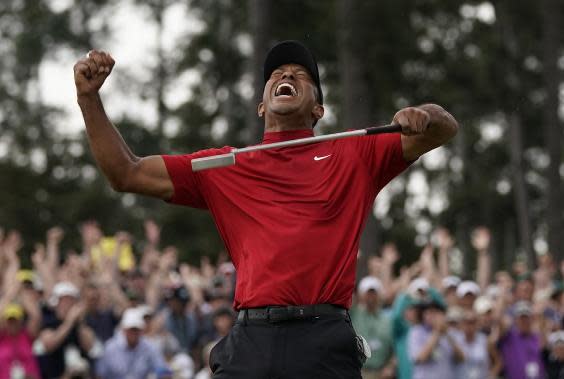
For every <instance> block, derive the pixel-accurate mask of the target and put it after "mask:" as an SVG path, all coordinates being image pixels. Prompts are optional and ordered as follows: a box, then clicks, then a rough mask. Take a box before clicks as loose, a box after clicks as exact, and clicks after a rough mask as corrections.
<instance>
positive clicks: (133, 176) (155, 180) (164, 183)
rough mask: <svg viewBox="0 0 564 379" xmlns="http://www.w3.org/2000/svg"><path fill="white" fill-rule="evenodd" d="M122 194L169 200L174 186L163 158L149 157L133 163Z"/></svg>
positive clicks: (158, 156)
mask: <svg viewBox="0 0 564 379" xmlns="http://www.w3.org/2000/svg"><path fill="white" fill-rule="evenodd" d="M124 192H132V193H137V194H140V195H147V196H152V197H157V198H160V199H163V200H168V199H170V198H171V197H172V195H173V193H174V186H173V184H172V180H171V179H170V176H169V174H168V171H167V169H166V166H165V163H164V160H163V158H162V157H161V156H160V155H151V156H148V157H144V158H140V159H139V160H138V161H137V162H135V164H134V165H133V166H132V167H131V169H130V171H129V173H128V175H127V180H126V185H125V188H124Z"/></svg>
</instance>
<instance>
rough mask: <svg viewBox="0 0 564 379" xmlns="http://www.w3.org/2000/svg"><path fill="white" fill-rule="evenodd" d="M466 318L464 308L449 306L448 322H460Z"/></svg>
mask: <svg viewBox="0 0 564 379" xmlns="http://www.w3.org/2000/svg"><path fill="white" fill-rule="evenodd" d="M463 318H464V310H463V309H462V308H460V307H457V306H452V307H448V309H447V312H446V319H447V322H459V321H461V320H462V319H463Z"/></svg>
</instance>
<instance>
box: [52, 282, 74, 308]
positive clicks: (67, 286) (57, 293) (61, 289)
mask: <svg viewBox="0 0 564 379" xmlns="http://www.w3.org/2000/svg"><path fill="white" fill-rule="evenodd" d="M63 296H70V297H74V298H78V297H79V296H80V291H79V290H78V288H77V287H76V286H75V285H74V284H72V283H71V282H59V283H57V284H55V285H54V286H53V292H52V295H51V299H50V300H49V302H50V303H51V305H52V306H54V307H55V306H57V304H59V299H60V298H61V297H63Z"/></svg>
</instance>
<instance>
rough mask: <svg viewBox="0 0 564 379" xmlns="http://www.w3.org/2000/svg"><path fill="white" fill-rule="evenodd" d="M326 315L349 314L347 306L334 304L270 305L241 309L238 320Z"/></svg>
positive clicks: (301, 318)
mask: <svg viewBox="0 0 564 379" xmlns="http://www.w3.org/2000/svg"><path fill="white" fill-rule="evenodd" d="M326 315H340V316H343V317H346V316H348V312H347V310H346V309H345V308H342V307H339V306H337V305H333V304H314V305H289V306H286V307H282V306H270V307H264V308H248V309H241V310H240V311H239V315H238V316H237V321H238V322H244V321H245V319H246V320H253V321H254V320H260V321H268V322H281V321H289V320H304V319H311V318H316V317H321V316H326Z"/></svg>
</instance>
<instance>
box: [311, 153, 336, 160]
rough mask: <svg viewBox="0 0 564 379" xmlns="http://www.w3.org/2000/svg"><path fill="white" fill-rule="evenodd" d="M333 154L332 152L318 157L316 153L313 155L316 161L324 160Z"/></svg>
mask: <svg viewBox="0 0 564 379" xmlns="http://www.w3.org/2000/svg"><path fill="white" fill-rule="evenodd" d="M331 155H332V154H329V155H324V156H322V157H318V156H317V155H316V156H315V157H313V160H314V161H320V160H322V159H325V158H329V157H330V156H331Z"/></svg>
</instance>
